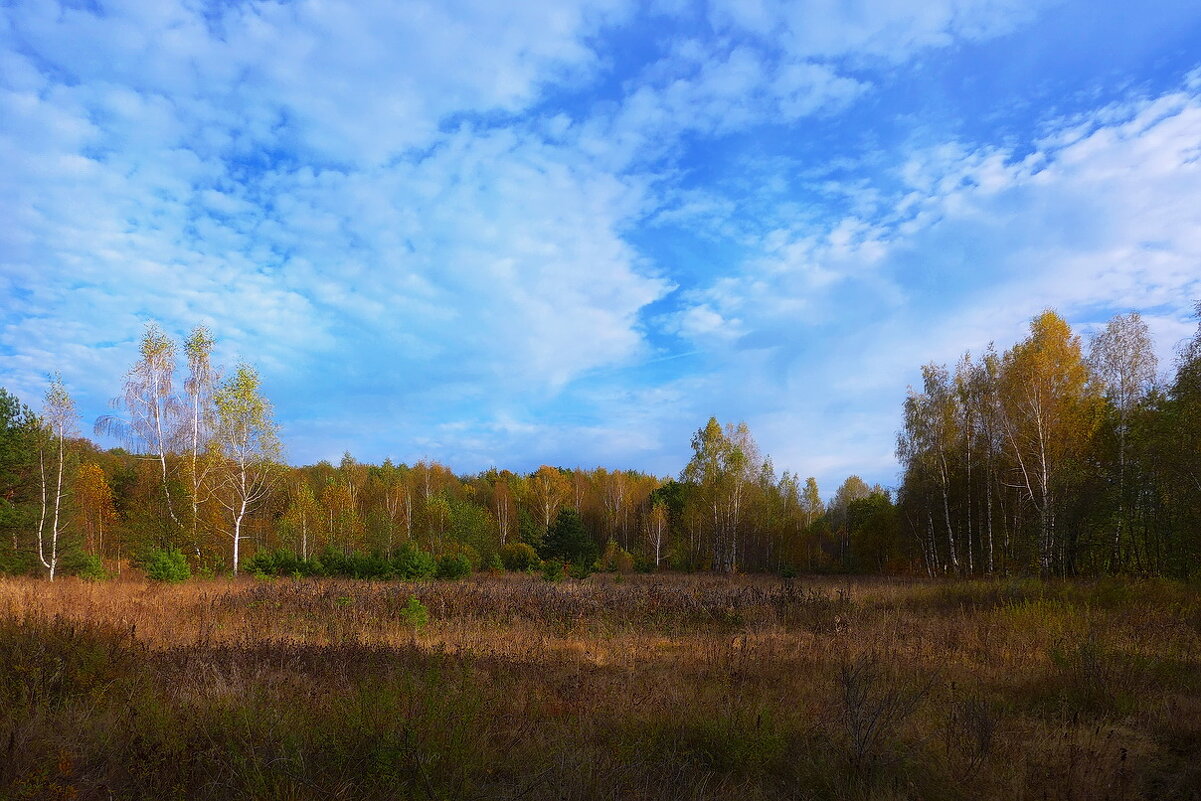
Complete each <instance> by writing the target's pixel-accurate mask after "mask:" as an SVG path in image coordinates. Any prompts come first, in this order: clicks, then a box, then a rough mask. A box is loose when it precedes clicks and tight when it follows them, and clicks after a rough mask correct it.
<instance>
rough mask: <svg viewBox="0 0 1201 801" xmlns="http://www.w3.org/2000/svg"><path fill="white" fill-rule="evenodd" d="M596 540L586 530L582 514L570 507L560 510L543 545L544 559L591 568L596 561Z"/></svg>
mask: <svg viewBox="0 0 1201 801" xmlns="http://www.w3.org/2000/svg"><path fill="white" fill-rule="evenodd" d="M596 556H597V547H596V540H594V539H593V538H592V535H591V534H589V533H588V529H586V528H584V523H583V522H582V521H581V520H580V513H579V512H577V511H576V510H575V509H572V508H570V507H564V508H562V509H560V510H559V514H558V515H557V516H556V517H555V520H554V522H553V523H552V524H551V527H550V529H549V530H548V531H547V532H546V539H545V540H544V541H543V543H542V557H543V558H544V559H559V560H562V561H564V562H570V563H571V564H573V565H579V566H582V567H590V566H591V565H592V563H593V562H595V561H596Z"/></svg>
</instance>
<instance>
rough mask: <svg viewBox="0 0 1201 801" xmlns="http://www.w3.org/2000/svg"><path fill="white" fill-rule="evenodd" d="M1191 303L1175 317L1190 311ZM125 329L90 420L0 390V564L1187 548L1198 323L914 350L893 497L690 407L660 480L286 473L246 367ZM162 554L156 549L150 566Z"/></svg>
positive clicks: (1163, 564) (204, 349) (656, 560)
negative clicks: (684, 440)
mask: <svg viewBox="0 0 1201 801" xmlns="http://www.w3.org/2000/svg"><path fill="white" fill-rule="evenodd" d="M1199 313H1201V309H1199ZM213 347H214V338H213V336H212V334H211V332H209V331H208V330H207V329H205V328H203V327H201V328H197V329H195V330H194V331H193V332H192V333H191V334H190V336H189V337H188V338H187V339H186V341H185V342H184V343H183V346H182V349H181V348H179V347H178V346H177V344H176V343H175V342H174V341H173V340H172V339H171V338H170V337H169V336H167V335H166V333H165V332H163V330H162V329H161V328H159V327H158V326H155V325H149V326H147V328H146V330H145V332H144V334H143V336H142V338H141V340H140V343H139V351H138V359H137V361H136V362H135V363H134V364H133V365H132V366H131V367H130V369H129V370H128V372H127V373H126V374H125V379H124V382H123V385H122V387H121V391H120V393H119V394H118V396H117V397H116V398H115V399H114V401H113V413H112V414H110V415H106V416H104V417H102V418H100V419H99V420H97V421H96V422H95V425H94V427H93V430H94V431H95V432H96V433H98V434H105V435H109V436H113V437H116V438H118V440H119V441H121V443H122V445H121V447H117V448H109V449H102V448H100V447H98V446H97V445H96V444H95V443H94V442H92V441H91V440H89V439H87V438H85V437H82V436H80V434H79V430H78V416H77V414H76V412H75V408H74V404H73V403H72V401H71V398H70V395H69V393H68V391H67V388H66V387H65V386H64V384H63V382H62V380H61V379H60V378H58V377H57V376H55V377H52V378H51V381H50V383H49V387H48V389H47V391H46V394H45V400H44V404H43V406H42V408H41V410H40V411H39V412H37V413H35V412H34V411H33V410H31V409H29V408H28V407H26V406H25V405H24V404H22V403H20V402H19V401H18V400H17V399H16V398H15V397H14V396H13V395H11V394H9V393H7V392H5V391H4V390H3V389H0V532H2V533H3V534H4V536H3V538H2V539H0V571H2V572H6V573H22V574H41V575H46V576H47V577H49V578H53V577H54V576H55V575H56V574H59V573H63V572H67V573H76V574H80V575H85V576H103V575H111V574H115V573H121V572H122V571H123V570H125V569H127V568H128V566H129V565H130V564H131V563H132V564H134V565H138V566H144V565H145V563H146V560H147V559H148V558H150V557H151V555H154V556H155V557H156V558H160V557H162V556H163V554H164V553H169V554H172V555H173V557H172V558H173V559H174V560H175V561H176V562H179V563H181V564H182V563H186V566H187V567H189V568H190V570H191V571H192V572H200V573H202V574H221V573H234V574H237V573H239V572H245V571H246V570H247V569H249V570H251V571H252V572H275V573H297V574H313V573H322V572H323V571H325V572H329V571H334V572H337V573H339V574H345V575H362V576H379V577H383V576H388V575H395V576H409V577H413V576H416V575H429V574H433V573H435V572H439V573H441V572H448V573H458V572H461V568H462V567H463V566H467V567H469V568H470V569H475V570H481V569H502V568H506V567H507V568H510V569H526V568H532V567H535V566H537V565H540V564H541V563H542V560H552V561H556V562H558V563H559V565H560V567H564V564H563V563H568V564H567V565H566V567H567V568H568V569H571V570H573V571H574V572H576V573H577V574H581V573H584V572H587V571H588V570H591V569H596V568H602V569H623V570H634V569H637V570H646V571H651V570H662V569H673V570H714V571H721V572H733V571H752V572H754V571H772V572H780V573H784V574H788V573H792V572H812V571H839V572H865V573H882V572H923V571H924V572H927V573H929V574H931V575H934V574H944V573H954V574H962V575H981V574H992V573H999V572H1005V573H1014V572H1021V573H1026V572H1041V573H1046V574H1053V573H1058V574H1077V573H1100V572H1137V573H1141V574H1165V575H1190V574H1192V573H1195V572H1196V568H1195V567H1194V565H1195V564H1196V563H1197V557H1198V555H1201V547H1199V546H1201V543H1199V540H1201V536H1199V535H1198V531H1201V525H1199V524H1201V520H1199V519H1198V517H1199V513H1198V508H1197V504H1196V501H1195V498H1196V497H1197V492H1198V490H1201V479H1199V476H1201V332H1199V334H1198V335H1197V336H1196V337H1194V338H1193V339H1192V340H1191V341H1190V342H1189V343H1188V345H1187V347H1185V348H1184V349H1183V351H1182V354H1181V357H1180V361H1179V365H1178V369H1177V371H1176V374H1175V377H1174V378H1172V379H1171V380H1168V379H1162V378H1159V377H1157V376H1156V373H1155V370H1156V363H1155V359H1154V356H1153V353H1152V350H1151V344H1150V337H1149V335H1148V333H1147V330H1146V325H1145V323H1144V322H1143V321H1142V320H1141V319H1140V318H1139V317H1138V315H1124V316H1120V317H1117V318H1115V319H1114V320H1113V321H1111V322H1110V323H1109V325H1108V326H1107V327H1106V328H1105V329H1104V330H1103V331H1101V332H1100V333H1098V334H1097V335H1096V336H1094V337H1093V338H1092V339H1091V340H1090V343H1089V346H1088V348H1087V350H1086V349H1085V347H1084V346H1083V344H1082V341H1081V339H1080V338H1079V337H1078V336H1076V335H1075V334H1073V333H1072V331H1071V329H1070V327H1069V326H1068V325H1067V323H1066V322H1064V321H1063V320H1062V318H1060V317H1059V316H1058V315H1056V314H1055V313H1054V312H1046V313H1044V314H1042V315H1040V316H1039V317H1037V318H1036V319H1035V320H1034V321H1033V322H1032V324H1031V329H1030V335H1029V336H1028V337H1027V338H1026V339H1024V340H1023V341H1022V342H1019V343H1017V344H1016V345H1014V346H1013V347H1012V348H1010V349H1009V350H1006V351H1005V352H1003V353H997V352H996V350H995V349H994V348H991V347H990V348H989V349H988V350H987V351H986V352H985V353H984V354H983V355H982V356H981V357H980V358H978V359H973V358H971V357H970V356H965V357H964V358H963V359H962V360H960V362H959V363H958V364H957V365H956V366H955V368H954V370H953V371H952V370H948V369H947V368H946V367H944V366H940V365H927V366H926V367H925V368H923V386H922V388H921V391H911V392H910V394H909V396H908V398H907V399H906V400H905V404H904V423H903V430H902V431H901V433H900V435H899V437H898V447H897V455H898V458H899V460H900V462H901V464H902V466H903V475H902V481H901V486H900V488H899V490H898V491H897V492H896V497H895V498H894V497H893V494H892V493H890V492H889V491H888V490H886V489H885V488H883V487H881V486H879V485H876V486H869V485H868V484H867V483H866V482H864V481H863V480H862V479H860V478H859V477H858V476H850V477H848V478H847V479H846V480H845V481H844V482H843V483H842V484H841V485H840V486H839V487H838V489H837V491H836V492H835V493H834V495H833V496H832V497H831V498H830V499H829V500H828V501H827V500H823V498H822V495H821V492H820V490H819V488H818V485H817V482H816V480H815V479H813V478H812V477H810V478H806V479H803V480H802V479H801V477H800V476H799V475H795V474H792V473H790V472H787V471H785V472H784V473H783V474H782V475H778V474H777V472H776V470H775V469H774V467H773V465H772V462H771V459H770V458H768V457H766V456H764V455H763V454H761V452H760V450H759V447H758V445H757V444H756V442H755V440H754V438H753V436H752V435H751V432H750V430H749V429H748V428H747V426H746V425H745V424H741V423H740V424H737V425H735V424H726V425H722V424H721V423H720V422H719V421H718V420H716V419H714V418H711V419H710V420H709V421H708V422H707V423H706V424H705V425H704V426H702V427H701V428H700V429H699V430H698V431H697V432H696V433H695V435H694V436H693V438H692V443H691V444H692V457H691V459H690V460H689V462H688V463H687V465H685V467H684V468H683V470H681V472H680V474H679V475H678V476H676V477H657V476H653V475H649V474H646V473H642V472H639V471H634V470H609V469H606V468H603V467H598V468H594V469H588V470H585V469H580V468H574V469H572V468H564V467H552V466H549V465H543V466H541V467H540V468H538V469H537V470H535V471H533V472H530V473H517V472H512V471H509V470H502V469H490V470H486V471H483V472H480V473H476V474H471V475H460V474H456V473H455V472H454V471H453V470H451V469H450V468H448V467H446V466H445V465H441V464H439V463H437V462H435V461H430V460H421V461H418V462H416V463H415V464H412V465H408V464H394V463H392V462H391V461H389V460H385V461H384V462H383V463H381V464H366V463H363V462H360V461H358V460H356V459H355V458H354V457H353V456H352V455H351V454H349V453H346V454H344V455H343V457H342V459H341V460H340V462H339V463H338V464H333V463H330V462H327V461H323V462H318V463H317V464H313V465H306V466H299V467H296V466H289V465H287V464H286V463H285V461H284V457H283V447H282V444H281V442H280V439H279V431H278V427H277V426H276V424H275V422H274V420H273V415H272V408H271V405H270V403H269V402H268V401H267V399H266V397H265V396H264V393H263V390H262V387H261V382H260V380H259V377H258V375H257V373H256V372H255V371H254V369H253V368H251V367H250V366H248V365H245V364H242V365H238V366H236V367H235V368H234V369H233V370H232V371H231V372H230V373H229V374H228V375H226V374H225V373H224V371H223V370H222V369H221V368H220V367H219V366H217V365H215V364H214V363H213V360H212V354H213ZM169 561H170V560H169Z"/></svg>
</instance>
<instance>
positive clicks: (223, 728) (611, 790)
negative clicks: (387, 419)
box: [0, 575, 1201, 799]
mask: <svg viewBox="0 0 1201 801" xmlns="http://www.w3.org/2000/svg"><path fill="white" fill-rule="evenodd" d="M414 598H416V599H417V600H418V601H419V602H420V605H418V604H415V603H413V602H412V600H411V599H414ZM427 617H428V619H427V620H426V621H425V622H424V623H423V618H427ZM1198 755H1201V591H1198V589H1197V588H1196V587H1195V586H1194V587H1189V586H1185V585H1181V584H1173V583H1168V582H1160V581H1155V582H1129V581H1103V582H1087V583H1085V582H1043V581H1035V580H1009V581H991V582H945V583H936V582H928V581H909V580H901V579H863V578H856V579H846V578H834V577H821V578H817V577H802V578H798V579H794V580H787V581H785V580H781V579H776V578H769V577H733V578H724V577H713V576H684V575H653V576H621V577H617V576H612V575H598V576H593V577H591V578H589V579H587V580H585V581H566V582H561V583H550V582H546V581H543V580H542V579H541V578H539V577H534V576H526V575H516V576H514V575H507V576H500V575H498V576H489V575H480V576H477V577H474V578H472V579H470V580H466V581H457V582H423V583H417V584H406V583H383V582H380V583H371V582H356V581H340V580H318V579H305V580H276V581H257V582H256V581H252V580H243V581H238V582H231V581H224V580H222V581H194V582H189V583H185V584H181V585H174V586H169V585H167V586H165V585H156V584H147V583H140V582H110V583H85V582H81V581H76V580H67V581H59V582H55V583H54V584H50V583H48V582H45V581H36V580H26V579H5V580H3V581H0V798H5V799H44V798H61V799H92V798H95V799H108V798H129V799H134V798H146V799H168V798H188V799H192V798H212V799H228V798H255V799H259V798H263V799H328V798H347V799H350V798H355V799H360V798H368V799H375V798H380V799H384V798H417V799H444V798H445V799H472V798H481V799H482V798H489V799H492V798H499V799H504V798H512V799H517V798H522V799H552V798H553V799H584V798H589V799H591V798H635V799H652V798H655V799H658V798H662V799H676V798H714V799H716V798H731V797H737V798H740V799H759V798H763V799H769V798H771V799H774V798H890V799H894V798H914V799H917V798H921V799H931V798H998V799H1000V798H1005V799H1010V798H1013V799H1022V798H1029V799H1093V798H1098V799H1100V798H1105V799H1124V798H1129V799H1136V798H1157V799H1158V798H1178V799H1197V798H1201V765H1199V760H1198Z"/></svg>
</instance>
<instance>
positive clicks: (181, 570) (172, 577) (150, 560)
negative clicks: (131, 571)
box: [142, 548, 192, 582]
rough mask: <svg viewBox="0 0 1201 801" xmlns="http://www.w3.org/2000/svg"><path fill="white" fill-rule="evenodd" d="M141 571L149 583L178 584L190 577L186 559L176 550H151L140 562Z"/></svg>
mask: <svg viewBox="0 0 1201 801" xmlns="http://www.w3.org/2000/svg"><path fill="white" fill-rule="evenodd" d="M142 569H143V570H144V571H145V572H146V578H148V579H150V580H151V581H169V582H179V581H187V580H188V579H190V578H191V577H192V571H191V569H190V568H189V567H188V560H187V557H185V556H184V555H183V552H182V551H180V550H179V549H178V548H153V549H151V551H150V553H148V554H147V555H146V558H145V559H144V560H142Z"/></svg>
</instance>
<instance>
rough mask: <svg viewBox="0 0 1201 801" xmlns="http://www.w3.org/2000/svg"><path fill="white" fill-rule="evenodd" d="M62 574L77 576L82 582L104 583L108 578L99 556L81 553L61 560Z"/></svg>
mask: <svg viewBox="0 0 1201 801" xmlns="http://www.w3.org/2000/svg"><path fill="white" fill-rule="evenodd" d="M63 572H64V573H69V574H71V575H73V576H78V577H79V578H81V579H83V580H84V581H104V580H106V579H108V578H110V576H109V572H108V571H107V570H105V569H104V563H103V562H101V561H100V557H99V556H97V555H96V554H91V553H84V552H82V551H81V552H79V553H76V554H71V555H70V556H69V557H68V558H64V559H63Z"/></svg>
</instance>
